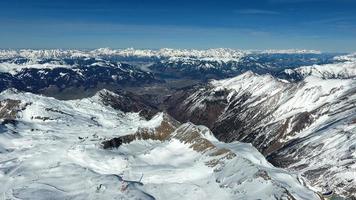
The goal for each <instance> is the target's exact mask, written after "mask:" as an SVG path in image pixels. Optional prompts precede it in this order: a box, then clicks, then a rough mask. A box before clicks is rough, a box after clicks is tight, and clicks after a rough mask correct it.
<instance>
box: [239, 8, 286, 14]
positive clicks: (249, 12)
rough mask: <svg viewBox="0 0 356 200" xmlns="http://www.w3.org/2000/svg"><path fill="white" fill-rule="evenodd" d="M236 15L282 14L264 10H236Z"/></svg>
mask: <svg viewBox="0 0 356 200" xmlns="http://www.w3.org/2000/svg"><path fill="white" fill-rule="evenodd" d="M235 12H236V13H238V14H243V15H278V14H280V13H279V12H277V11H274V10H262V9H240V10H235Z"/></svg>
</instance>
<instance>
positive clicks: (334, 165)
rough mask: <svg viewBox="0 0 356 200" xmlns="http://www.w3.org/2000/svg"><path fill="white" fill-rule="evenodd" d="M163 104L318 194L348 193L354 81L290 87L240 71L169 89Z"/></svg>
mask: <svg viewBox="0 0 356 200" xmlns="http://www.w3.org/2000/svg"><path fill="white" fill-rule="evenodd" d="M346 65H347V64H346ZM167 104H168V105H171V106H170V107H168V112H169V113H170V114H171V115H172V116H174V117H175V118H176V119H178V120H180V121H192V122H194V123H196V124H203V125H206V126H208V127H209V128H211V129H212V131H213V132H214V134H215V136H216V137H217V138H218V139H219V140H221V141H225V142H232V141H244V142H249V143H252V144H253V145H254V146H255V147H256V148H257V149H258V150H259V151H260V152H262V153H263V154H264V155H265V156H268V158H269V160H270V161H271V162H272V163H274V164H275V165H277V166H281V167H286V168H289V169H292V170H295V171H299V172H300V173H301V175H302V176H304V177H306V178H307V179H308V180H309V181H310V184H311V185H312V186H313V187H316V188H318V189H319V190H322V188H323V187H325V185H326V184H328V185H329V186H332V188H333V190H334V191H335V192H337V193H338V194H340V195H344V196H350V195H352V194H354V192H353V191H354V190H355V187H354V186H355V181H356V180H355V178H350V177H349V175H351V174H352V173H354V170H355V169H356V165H355V159H356V154H355V151H354V149H355V148H354V144H355V141H356V137H355V134H352V133H355V131H356V124H355V120H356V118H355V116H356V115H355V113H356V79H325V78H324V79H322V78H320V77H317V76H307V77H305V78H304V79H303V80H302V81H300V82H295V83H291V82H288V81H285V80H281V79H277V78H275V77H273V76H271V75H258V74H255V73H253V72H247V73H244V74H242V75H240V76H237V77H234V78H231V79H225V80H219V81H212V82H211V83H210V85H208V86H205V87H202V88H196V89H192V90H190V91H183V92H177V93H176V94H174V95H172V96H171V97H170V98H168V99H167ZM345 177H349V178H345Z"/></svg>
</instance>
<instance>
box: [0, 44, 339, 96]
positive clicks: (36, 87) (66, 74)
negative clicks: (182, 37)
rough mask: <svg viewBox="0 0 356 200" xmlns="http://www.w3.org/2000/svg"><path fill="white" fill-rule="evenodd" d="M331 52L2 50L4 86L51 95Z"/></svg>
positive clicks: (271, 66)
mask: <svg viewBox="0 0 356 200" xmlns="http://www.w3.org/2000/svg"><path fill="white" fill-rule="evenodd" d="M333 57H334V56H333V55H329V54H321V53H319V52H314V51H306V50H305V51H304V50H303V51H298V50H288V51H276V52H274V51H267V52H265V51H242V50H233V49H207V50H193V49H192V50H188V49H159V50H138V49H116V50H115V49H106V48H102V49H95V50H60V49H52V50H31V49H27V50H26V49H25V50H0V91H3V90H5V89H7V88H12V87H13V88H16V89H18V90H22V91H30V92H35V93H43V94H48V95H50V94H54V93H59V92H63V90H65V91H68V90H70V91H71V93H78V91H81V92H83V91H84V92H85V91H88V90H93V91H94V92H95V91H98V90H100V89H103V88H105V89H117V88H120V87H125V86H142V85H145V84H147V83H158V82H164V81H165V80H171V79H172V78H173V79H194V80H198V81H207V80H209V79H211V78H215V79H222V78H228V77H233V76H236V75H239V74H241V73H244V72H246V71H250V70H251V71H254V72H256V73H260V74H265V73H273V74H277V73H278V72H281V71H283V70H284V69H291V70H292V69H294V68H297V67H300V66H307V65H312V64H326V63H330V62H335V59H333ZM284 75H285V76H286V73H284ZM288 76H290V75H289V74H288ZM158 79H159V80H158ZM69 93H70V92H69ZM68 96H69V97H70V96H71V94H69V95H68Z"/></svg>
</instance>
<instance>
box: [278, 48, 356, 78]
mask: <svg viewBox="0 0 356 200" xmlns="http://www.w3.org/2000/svg"><path fill="white" fill-rule="evenodd" d="M354 57H355V56H354V55H352V54H351V55H347V56H338V57H335V58H334V59H335V60H336V61H339V62H336V63H331V64H324V65H312V66H302V67H298V68H295V69H286V70H284V74H285V75H286V76H285V78H288V79H290V80H300V79H303V78H304V77H307V76H310V75H313V76H317V77H320V78H323V79H330V78H342V79H349V78H355V77H356V58H354ZM340 61H341V62H340Z"/></svg>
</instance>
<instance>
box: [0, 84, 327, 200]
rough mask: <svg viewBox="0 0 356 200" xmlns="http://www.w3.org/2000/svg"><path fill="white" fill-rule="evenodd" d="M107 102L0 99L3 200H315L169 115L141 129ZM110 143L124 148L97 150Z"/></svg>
mask: <svg viewBox="0 0 356 200" xmlns="http://www.w3.org/2000/svg"><path fill="white" fill-rule="evenodd" d="M108 94H110V95H111V96H115V94H111V93H110V92H108V91H102V92H101V93H99V94H97V95H95V96H93V97H91V98H85V99H80V100H70V101H61V100H57V99H54V98H50V97H44V96H38V95H34V94H31V93H22V92H18V91H15V90H6V91H4V92H2V93H1V95H0V101H1V104H0V117H1V121H2V123H1V125H0V131H1V132H0V160H1V162H0V181H1V183H2V186H1V187H0V192H1V196H2V197H4V198H5V199H17V198H19V199H48V198H55V199H117V198H119V199H320V198H319V196H318V195H317V194H316V193H315V192H313V191H312V190H310V189H308V188H307V187H306V186H305V185H303V179H301V178H300V177H298V176H297V175H296V174H294V173H289V172H287V171H286V170H283V169H279V168H275V167H273V166H272V165H271V164H269V163H268V162H267V161H266V160H265V158H264V157H263V156H262V155H261V154H260V153H259V152H258V151H257V150H256V149H254V147H252V146H251V145H248V144H244V143H240V142H234V143H231V144H225V143H223V142H219V141H218V140H217V139H216V138H215V137H214V136H213V134H212V133H211V132H210V130H209V129H208V128H206V127H203V126H196V125H194V124H191V123H186V124H182V125H180V124H179V123H178V122H177V121H175V120H173V119H171V118H170V117H169V116H168V115H167V114H163V113H158V114H156V115H155V116H153V117H152V118H151V119H150V120H146V119H144V118H142V117H140V115H139V113H132V112H126V113H125V112H122V111H120V110H116V109H114V108H113V107H112V104H110V105H107V104H106V103H105V102H103V100H104V99H105V96H106V95H108ZM160 134H161V135H160ZM130 135H132V136H134V137H130ZM135 136H142V137H137V138H136V137H135ZM115 137H121V138H132V139H131V140H130V141H127V140H125V141H127V142H125V143H123V144H121V145H117V146H116V148H112V149H108V146H107V148H103V143H105V142H107V141H110V140H112V139H113V138H115ZM109 147H110V146H109Z"/></svg>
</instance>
